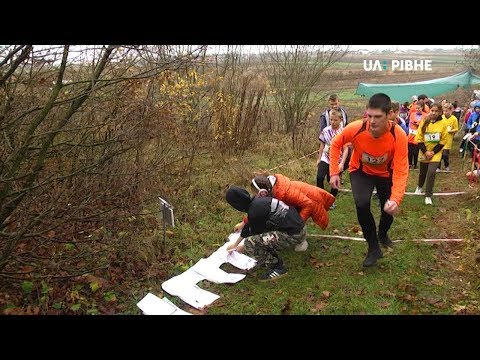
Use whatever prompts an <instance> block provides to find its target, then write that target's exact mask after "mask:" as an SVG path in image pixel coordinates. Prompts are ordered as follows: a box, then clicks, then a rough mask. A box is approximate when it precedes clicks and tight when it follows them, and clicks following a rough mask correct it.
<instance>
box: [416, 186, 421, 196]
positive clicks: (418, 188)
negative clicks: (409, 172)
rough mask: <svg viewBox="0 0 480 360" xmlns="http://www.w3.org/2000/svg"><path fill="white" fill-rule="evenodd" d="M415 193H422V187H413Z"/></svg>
mask: <svg viewBox="0 0 480 360" xmlns="http://www.w3.org/2000/svg"><path fill="white" fill-rule="evenodd" d="M415 194H417V195H420V194H423V189H422V188H421V187H418V186H417V188H416V189H415Z"/></svg>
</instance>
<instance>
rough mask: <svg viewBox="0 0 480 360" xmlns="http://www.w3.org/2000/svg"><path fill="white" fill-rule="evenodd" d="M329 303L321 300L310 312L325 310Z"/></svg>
mask: <svg viewBox="0 0 480 360" xmlns="http://www.w3.org/2000/svg"><path fill="white" fill-rule="evenodd" d="M327 305H328V304H327V303H326V302H323V301H319V302H317V303H316V304H315V307H314V308H312V309H310V312H312V313H318V312H320V311H322V310H324V309H325V308H326V307H327Z"/></svg>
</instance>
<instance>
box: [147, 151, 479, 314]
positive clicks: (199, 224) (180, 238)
mask: <svg viewBox="0 0 480 360" xmlns="http://www.w3.org/2000/svg"><path fill="white" fill-rule="evenodd" d="M457 144H458V143H457ZM457 146H458V145H457ZM288 152H289V150H285V152H283V153H282V154H280V155H277V156H276V157H275V156H273V158H270V161H269V162H267V160H265V156H252V157H248V159H247V157H246V156H245V157H244V158H243V159H236V160H234V162H233V163H234V164H236V165H235V166H236V167H237V168H238V169H257V168H259V167H260V168H269V167H271V166H272V165H277V164H279V163H282V162H283V161H284V160H285V158H288V157H289V158H294V157H298V154H288ZM259 153H260V154H262V151H259ZM263 154H265V150H264V151H263ZM452 157H453V160H452V165H451V167H452V168H453V169H455V170H457V171H456V172H455V173H452V174H447V173H440V174H437V179H436V184H435V191H445V190H462V189H465V188H468V186H467V185H468V181H466V180H465V177H464V173H465V172H464V171H463V170H462V163H461V162H460V159H459V158H458V155H457V153H456V152H455V151H454V152H453V156H452ZM219 160H220V159H219ZM314 161H315V160H314V158H313V157H312V158H310V159H305V160H303V161H300V162H296V163H293V164H290V165H288V166H287V167H285V168H282V169H280V170H281V171H279V172H281V173H283V174H285V175H287V176H290V177H291V178H295V179H301V180H304V181H308V182H311V183H314V180H315V175H316V172H315V167H314ZM221 162H222V163H223V166H222V165H221V164H220V161H219V164H218V166H219V168H220V170H219V172H224V174H225V176H228V177H229V178H230V181H224V182H223V184H217V185H212V182H211V179H210V188H209V189H207V190H205V192H206V194H203V196H198V195H197V196H195V197H192V198H190V201H189V206H190V207H191V208H194V209H195V213H194V214H192V216H193V217H194V218H195V224H194V225H191V224H187V223H183V224H182V223H181V222H180V226H179V227H178V228H176V230H175V235H174V239H172V240H171V241H172V244H176V246H175V254H176V257H177V258H178V259H179V260H178V263H177V266H176V267H175V269H173V270H172V272H171V274H170V275H172V276H173V275H175V274H178V273H180V272H181V271H183V270H185V269H186V268H188V267H189V266H191V265H192V264H193V263H195V262H196V261H198V260H199V259H200V258H201V257H205V256H208V255H209V254H210V253H211V252H213V251H214V250H215V249H216V248H217V247H218V246H219V245H220V244H222V243H223V238H224V237H225V236H226V235H227V234H228V232H229V231H230V229H231V228H232V227H233V225H234V224H235V223H236V222H237V221H238V220H239V219H240V218H241V214H240V213H238V212H236V211H235V210H232V209H230V208H229V207H228V205H226V204H225V202H224V201H223V198H222V197H219V196H218V191H220V192H221V191H222V190H223V189H224V188H225V186H227V185H228V184H237V185H240V186H242V185H243V186H246V179H247V178H248V174H247V173H245V172H243V173H242V172H241V171H240V173H241V176H240V174H239V173H238V171H237V172H235V171H232V169H231V168H229V167H230V166H231V164H230V163H229V161H224V160H222V161H221ZM245 175H246V176H245ZM204 177H205V179H204V180H205V181H206V180H207V179H208V175H207V174H205V176H204ZM417 177H418V171H411V172H410V176H409V184H408V187H407V190H410V191H413V190H414V189H415V184H416V179H417ZM346 180H347V181H346V182H345V185H344V186H345V187H346V188H348V187H349V183H348V178H347V177H346ZM202 187H203V186H202V181H200V180H199V182H198V183H197V185H196V186H195V188H196V189H198V188H202ZM188 191H190V190H188V189H187V190H186V193H185V194H184V196H186V197H188ZM469 191H470V193H469V194H468V195H465V196H461V197H442V198H440V197H438V198H434V206H433V207H426V206H425V205H424V204H423V197H417V196H406V197H405V199H404V201H403V203H402V212H401V214H400V216H398V217H397V218H396V219H395V222H394V224H393V226H392V229H391V231H390V235H391V238H392V239H393V240H411V239H415V238H417V239H418V238H433V237H440V238H446V237H449V238H463V237H465V238H466V239H467V242H466V243H465V244H453V243H451V244H431V243H415V242H411V241H405V242H400V243H397V244H396V246H395V249H394V250H393V251H384V258H383V259H382V260H380V261H379V266H378V267H376V268H373V269H363V268H362V266H361V262H362V260H363V258H364V256H365V252H366V244H365V243H364V242H356V241H345V240H331V239H328V240H327V239H321V238H317V237H309V243H310V246H309V249H308V250H307V251H306V252H304V253H295V252H285V253H284V257H285V262H286V264H287V265H288V267H289V269H290V271H289V274H288V275H287V276H286V277H284V278H282V279H279V280H278V281H277V282H269V283H268V282H267V283H262V282H259V281H257V280H256V279H255V277H254V276H247V277H246V279H245V280H243V281H241V282H239V283H238V284H234V285H226V284H220V285H217V284H212V283H209V282H207V281H204V282H203V283H201V284H200V286H201V287H202V288H205V289H208V290H210V291H213V292H215V293H217V294H220V295H221V299H219V300H217V301H216V302H214V303H213V304H212V305H211V306H210V307H209V308H208V309H206V311H205V312H206V313H208V314H281V313H288V314H317V313H320V314H363V313H366V314H399V313H410V314H412V313H413V314H415V313H421V314H449V313H455V312H457V313H458V312H466V311H467V312H474V313H478V310H479V309H478V303H477V300H478V299H477V295H478V294H477V291H476V290H477V289H478V282H477V281H476V277H474V275H473V273H472V272H471V269H470V268H471V265H472V263H473V264H474V263H475V262H474V260H473V257H472V256H471V254H472V249H473V247H472V245H471V239H472V237H473V235H472V234H473V233H472V232H470V231H469V230H468V229H465V226H464V225H465V223H466V222H465V219H466V217H467V215H468V213H469V212H471V211H475V210H474V209H475V205H474V203H473V202H472V201H475V199H476V198H475V196H476V195H475V193H472V190H469ZM476 191H477V194H478V189H476ZM215 193H216V194H217V195H214V194H215ZM204 196H208V198H209V200H208V201H205V199H206V198H205V197H204ZM477 201H478V200H477ZM206 202H207V203H206ZM372 209H373V210H372V211H374V214H375V216H376V219H378V217H379V210H378V206H377V204H376V203H375V202H372ZM466 209H469V210H466ZM475 219H476V220H477V221H478V218H475ZM469 220H470V221H473V220H474V218H471V219H469ZM358 231H359V226H358V223H357V220H356V214H355V211H354V204H353V199H352V196H351V194H348V193H343V194H341V195H340V196H339V197H338V200H337V208H336V209H335V210H333V211H332V212H330V225H329V227H328V229H327V230H326V231H325V232H324V233H326V234H332V233H338V234H342V235H349V236H356V237H358V236H359V235H358V234H357V232H358ZM308 233H309V234H320V233H322V230H321V229H319V228H318V227H314V226H313V223H311V222H309V223H308ZM464 262H465V263H464ZM229 266H230V265H228V264H226V265H224V266H223V267H224V268H225V269H227V270H229V271H233V272H238V270H236V269H235V268H232V267H229ZM157 286H158V288H160V283H159V284H158V285H157ZM154 288H155V287H154ZM169 298H172V297H171V296H170V297H169ZM173 300H174V301H175V302H176V303H177V304H178V305H179V306H181V307H183V308H185V309H187V310H189V311H192V312H195V311H194V309H192V308H190V307H188V305H185V304H184V303H183V302H182V301H181V300H178V299H176V298H174V299H173Z"/></svg>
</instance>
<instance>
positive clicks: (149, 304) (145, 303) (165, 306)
mask: <svg viewBox="0 0 480 360" xmlns="http://www.w3.org/2000/svg"><path fill="white" fill-rule="evenodd" d="M137 306H138V307H139V308H140V310H142V311H143V313H144V314H145V315H192V314H190V313H188V312H186V311H183V310H182V309H180V308H179V307H177V306H176V305H175V304H174V303H172V302H171V301H170V300H168V299H167V298H159V297H158V296H155V295H154V294H152V293H148V294H147V295H146V296H145V297H144V298H143V299H142V300H140V301H139V302H138V304H137Z"/></svg>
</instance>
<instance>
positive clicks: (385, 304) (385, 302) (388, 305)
mask: <svg viewBox="0 0 480 360" xmlns="http://www.w3.org/2000/svg"><path fill="white" fill-rule="evenodd" d="M379 306H380V307H381V308H382V309H387V308H389V307H390V303H389V302H388V301H384V302H382V303H380V304H379Z"/></svg>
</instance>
